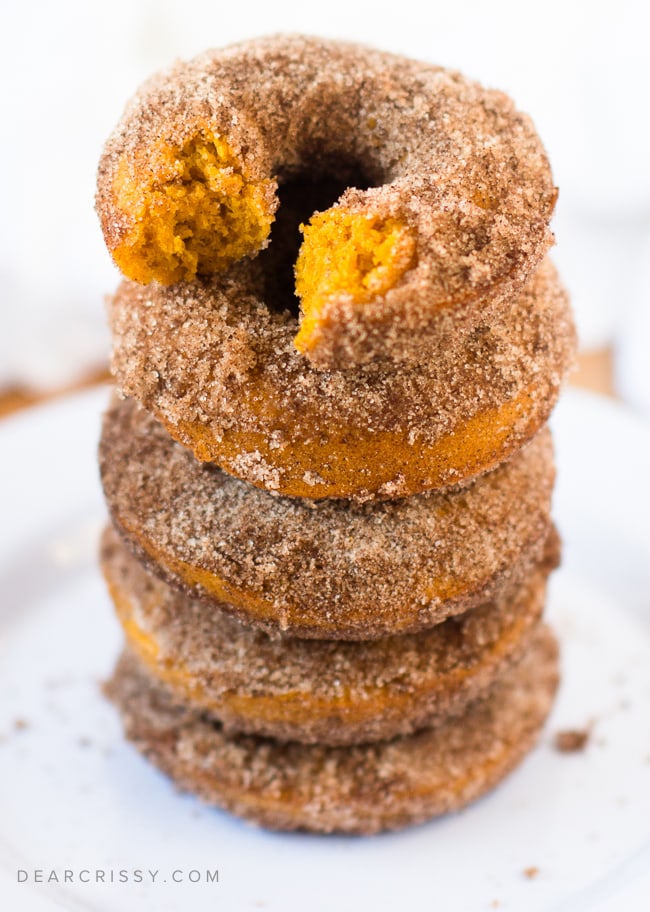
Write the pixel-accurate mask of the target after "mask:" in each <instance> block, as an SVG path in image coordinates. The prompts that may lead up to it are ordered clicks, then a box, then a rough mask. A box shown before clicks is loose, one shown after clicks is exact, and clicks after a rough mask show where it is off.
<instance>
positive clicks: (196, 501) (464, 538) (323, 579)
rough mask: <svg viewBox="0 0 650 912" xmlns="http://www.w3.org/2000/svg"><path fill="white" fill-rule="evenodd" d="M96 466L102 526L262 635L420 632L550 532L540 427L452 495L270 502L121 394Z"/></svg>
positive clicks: (465, 603) (548, 476)
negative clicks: (105, 511) (109, 521)
mask: <svg viewBox="0 0 650 912" xmlns="http://www.w3.org/2000/svg"><path fill="white" fill-rule="evenodd" d="M100 470H101V475H102V481H103V485H104V492H105V495H106V502H107V505H108V508H109V511H110V513H111V516H112V518H113V522H114V523H115V525H116V526H117V528H118V529H119V531H120V532H121V534H122V535H123V537H124V539H125V541H126V542H127V544H128V546H129V548H130V549H131V550H132V551H133V552H134V553H136V554H137V555H138V556H139V557H140V558H141V559H142V560H144V561H145V562H146V563H147V565H148V566H149V568H150V569H151V570H152V571H153V572H154V573H155V574H157V575H159V576H161V577H163V578H164V579H166V580H167V581H168V582H170V583H171V584H172V585H174V586H176V587H179V588H182V589H185V590H186V591H188V592H189V593H190V594H192V595H194V596H196V597H198V598H207V599H209V600H211V601H212V602H217V603H219V604H220V605H221V606H222V607H223V608H224V610H227V611H231V612H236V613H237V614H238V615H239V616H240V618H241V619H242V620H244V621H248V622H249V623H251V624H254V625H259V626H262V627H264V628H266V629H267V630H269V631H270V632H274V631H275V632H277V631H285V632H287V633H290V634H291V635H294V636H300V637H315V638H321V639H323V638H325V639H327V638H333V639H360V640H367V639H375V638H379V637H382V636H386V635H391V634H395V633H400V632H402V633H406V632H414V631H416V630H423V629H426V628H428V627H431V626H433V625H434V624H437V623H439V622H440V621H443V620H445V619H446V618H447V617H450V616H452V615H454V614H460V613H462V612H464V611H466V610H468V609H470V608H472V607H475V606H476V605H478V604H480V603H481V602H486V601H488V600H490V599H491V598H497V597H498V596H499V593H500V592H502V591H503V589H504V587H506V586H507V585H508V584H509V582H510V581H511V580H513V579H520V578H522V575H523V574H524V573H525V572H526V571H527V570H528V569H529V568H530V567H531V566H532V565H533V564H534V563H535V562H536V561H538V560H539V559H540V557H541V554H542V550H543V546H544V542H545V541H546V539H547V537H548V533H549V529H550V522H551V521H550V500H551V491H552V486H553V479H554V468H553V458H552V444H551V438H550V433H549V432H548V430H543V431H542V433H541V434H539V435H538V436H537V437H536V438H535V439H534V440H533V441H532V442H531V443H530V444H529V445H528V446H527V447H526V448H524V449H523V450H521V451H520V452H519V453H517V454H516V455H515V456H514V457H513V458H512V459H511V460H510V461H509V462H508V463H505V464H504V465H502V466H500V467H499V468H497V469H495V470H494V471H493V472H491V473H489V474H488V475H484V476H482V477H481V478H479V479H477V480H476V481H475V482H473V483H472V484H470V485H468V486H467V487H465V488H463V489H460V490H454V491H450V492H447V493H443V494H436V495H416V496H414V497H410V498H406V499H404V500H398V501H387V502H377V503H368V504H354V503H349V502H346V501H309V500H303V499H290V498H283V497H273V496H269V494H268V493H267V492H264V491H260V490H258V489H257V488H254V487H252V486H250V485H247V484H245V483H244V482H241V481H239V480H237V479H236V478H232V477H231V476H229V475H226V474H225V473H224V472H222V471H221V470H220V469H218V468H216V467H215V466H212V465H204V464H201V463H198V462H197V461H196V460H195V459H194V458H193V457H192V455H191V454H190V453H189V452H188V451H187V450H185V449H184V448H183V447H182V446H180V445H179V444H177V443H175V442H174V441H173V440H172V439H171V438H170V437H169V435H168V434H167V433H166V432H165V430H164V429H163V428H162V427H161V426H160V425H159V424H158V423H157V422H156V421H155V420H154V419H153V418H152V417H151V416H150V415H149V414H148V413H147V412H146V411H145V410H144V409H142V408H140V407H138V405H137V403H135V402H134V401H133V400H123V401H117V402H115V403H114V404H113V405H112V406H111V408H110V409H109V411H108V412H107V414H106V416H105V420H104V427H103V432H102V439H101V443H100Z"/></svg>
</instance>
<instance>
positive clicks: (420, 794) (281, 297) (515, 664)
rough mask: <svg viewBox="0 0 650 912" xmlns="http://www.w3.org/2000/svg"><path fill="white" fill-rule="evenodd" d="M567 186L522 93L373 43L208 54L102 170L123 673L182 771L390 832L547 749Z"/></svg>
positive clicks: (147, 92)
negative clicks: (558, 182) (113, 288)
mask: <svg viewBox="0 0 650 912" xmlns="http://www.w3.org/2000/svg"><path fill="white" fill-rule="evenodd" d="M556 195H557V194H556V190H555V188H554V186H553V181H552V177H551V172H550V168H549V165H548V161H547V158H546V156H545V153H544V150H543V148H542V146H541V143H540V141H539V139H538V137H537V135H536V133H535V131H534V128H533V127H532V125H531V122H530V120H529V119H528V118H527V117H526V116H525V115H523V114H521V113H519V112H518V111H517V110H516V109H515V107H514V105H513V104H512V102H511V101H510V100H509V99H508V98H507V97H506V96H505V95H503V94H502V93H500V92H496V91H492V90H486V89H484V88H482V87H481V86H480V85H478V84H476V83H474V82H471V81H469V80H467V79H465V78H464V77H463V76H461V75H460V74H459V73H456V72H452V71H449V70H445V69H442V68H440V67H436V66H432V65H429V64H423V63H418V62H415V61H411V60H408V59H404V58H401V57H397V56H394V55H391V54H386V53H381V52H378V51H374V50H370V49H368V48H365V47H360V46H358V45H352V44H347V43H342V42H336V41H326V40H317V39H313V38H305V37H302V36H276V37H272V38H265V39H260V40H255V41H251V42H247V43H244V44H239V45H236V46H232V47H229V48H226V49H224V50H217V51H210V52H208V53H206V54H203V55H202V56H200V57H197V58H195V59H194V60H192V61H190V62H189V63H179V64H176V65H175V66H174V67H173V68H172V69H170V70H168V71H167V72H165V73H163V74H161V75H158V76H156V77H154V78H153V79H152V80H150V81H149V82H148V83H146V84H145V85H144V86H143V87H142V88H141V89H140V91H139V92H138V93H137V94H136V95H135V96H134V98H133V100H132V101H131V102H130V104H129V105H128V107H127V109H126V112H125V114H124V116H123V119H122V121H121V122H120V124H119V125H118V127H117V129H116V130H115V132H114V133H113V135H112V136H111V137H110V139H109V140H108V142H107V145H106V147H105V150H104V153H103V156H102V159H101V163H100V168H99V180H98V194H97V208H98V213H99V216H100V220H101V223H102V228H103V232H104V237H105V240H106V244H107V246H108V248H109V250H110V252H111V254H112V256H113V258H114V260H115V262H116V264H117V265H118V267H119V268H120V269H121V271H122V273H123V274H124V276H125V279H124V281H123V282H122V284H121V286H120V287H119V288H118V290H117V292H116V294H115V295H114V297H113V299H112V301H111V303H110V305H109V313H110V322H111V329H112V333H113V359H112V364H113V371H114V375H115V378H116V383H117V390H118V391H117V393H116V395H115V396H114V398H113V401H112V403H111V405H110V407H109V409H108V412H107V414H106V416H105V420H104V427H103V433H102V439H101V444H100V466H101V475H102V481H103V485H104V491H105V496H106V501H107V504H108V508H109V511H110V515H111V520H112V523H111V526H110V528H108V529H107V530H106V532H105V534H104V537H103V541H102V548H101V562H102V568H103V572H104V575H105V578H106V581H107V584H108V588H109V591H110V594H111V597H112V600H113V602H114V604H115V608H116V611H117V615H118V617H119V619H120V621H121V623H122V626H123V628H124V632H125V635H126V637H125V638H126V645H125V649H124V652H123V654H122V656H121V658H120V659H119V661H118V664H117V667H116V669H115V671H114V673H113V676H112V678H111V680H110V681H109V682H108V683H107V685H106V691H107V693H108V695H109V696H110V698H111V699H112V700H113V701H114V703H115V704H116V706H117V707H118V709H119V712H120V714H121V717H122V721H123V725H124V729H125V732H126V735H127V737H128V738H129V739H130V740H132V741H133V742H134V743H135V745H136V746H137V747H138V748H139V749H140V750H141V751H142V752H143V753H144V754H145V755H146V756H147V757H148V758H149V759H150V760H151V761H152V762H153V763H154V764H155V765H156V766H158V767H159V768H160V769H162V770H163V771H165V772H166V773H167V774H168V775H169V776H170V777H171V778H172V779H173V780H174V782H175V783H177V785H178V786H180V787H181V788H183V789H186V790H188V791H190V792H193V793H195V794H197V795H199V796H201V797H202V798H203V799H205V800H207V801H208V802H210V803H213V804H215V805H217V806H219V807H222V808H225V809H227V810H229V811H231V812H233V813H235V814H238V815H241V816H242V817H245V818H248V819H249V820H252V821H255V822H257V823H260V824H262V825H264V826H267V827H271V828H275V829H306V830H313V831H319V832H332V831H338V832H348V833H375V832H378V831H381V830H386V829H396V828H399V827H402V826H405V825H407V824H411V823H416V822H420V821H423V820H425V819H427V818H430V817H432V816H435V815H438V814H442V813H445V812H448V811H452V810H455V809H458V808H461V807H463V806H464V805H466V804H467V803H469V802H470V801H472V800H474V799H476V798H478V797H479V796H480V795H482V794H484V793H485V792H486V791H488V790H489V789H490V788H492V787H493V786H494V785H495V784H496V783H497V782H498V781H499V780H501V779H502V778H503V777H504V776H505V775H506V774H507V773H508V772H509V771H510V770H511V769H513V768H514V767H515V766H516V765H517V764H518V763H519V761H520V760H522V758H523V757H524V756H525V755H526V753H527V752H528V751H529V750H530V749H531V748H532V746H533V745H534V743H535V741H536V739H537V737H538V735H539V733H540V730H541V728H542V726H543V723H544V721H545V719H546V716H547V714H548V712H549V710H550V707H551V704H552V701H553V696H554V693H555V690H556V686H557V680H558V671H557V646H556V642H555V639H554V637H553V635H552V633H551V632H550V631H549V629H548V628H547V627H546V626H545V625H544V623H543V621H542V620H541V618H542V613H543V608H544V603H545V591H546V582H547V578H548V575H549V573H550V572H551V570H552V569H553V568H554V567H555V566H556V565H557V563H558V561H559V550H560V545H559V539H558V536H557V533H556V532H555V529H554V527H553V523H552V520H551V512H550V511H551V494H552V489H553V482H554V466H553V452H552V442H551V437H550V432H549V430H548V429H547V428H546V421H547V419H548V417H549V414H550V412H551V410H552V408H553V405H554V404H555V401H556V399H557V396H558V393H559V390H560V386H561V383H562V380H563V377H564V376H565V374H566V372H567V370H568V368H569V367H570V365H571V363H572V359H573V354H574V348H575V334H574V329H573V324H572V320H571V314H570V310H569V305H568V301H567V297H566V294H565V292H564V290H563V288H562V286H561V284H560V282H559V279H558V277H557V274H556V272H555V270H554V268H553V266H552V265H551V264H550V262H549V261H548V260H547V259H546V253H547V251H548V249H549V247H550V246H551V243H552V235H551V233H550V231H549V227H548V226H549V220H550V217H551V214H552V211H553V208H554V205H555V199H556Z"/></svg>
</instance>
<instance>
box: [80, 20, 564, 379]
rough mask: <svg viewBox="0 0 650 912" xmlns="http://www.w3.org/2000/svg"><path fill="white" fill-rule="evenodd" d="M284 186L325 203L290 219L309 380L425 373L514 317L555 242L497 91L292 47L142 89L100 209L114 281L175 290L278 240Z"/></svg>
mask: <svg viewBox="0 0 650 912" xmlns="http://www.w3.org/2000/svg"><path fill="white" fill-rule="evenodd" d="M296 182H297V183H298V184H301V183H305V182H308V183H311V184H312V185H314V188H313V189H314V192H313V194H312V195H313V196H316V197H317V198H318V203H317V205H316V206H314V207H313V208H311V209H307V210H306V211H304V212H302V213H301V215H300V221H298V222H297V223H294V225H293V230H294V231H295V232H297V231H298V230H299V229H301V230H302V243H300V237H298V243H297V244H296V250H295V256H294V262H295V292H296V293H297V294H298V296H299V298H300V311H301V323H300V327H299V328H298V327H296V326H294V330H295V332H294V335H295V345H296V347H297V349H298V350H299V351H300V352H301V353H302V354H303V355H305V356H306V357H307V358H308V359H309V360H310V361H311V362H312V363H313V364H314V365H315V366H317V367H319V368H321V369H327V370H331V369H333V368H346V367H350V366H351V365H358V364H365V363H370V362H373V361H377V360H379V361H382V360H386V359H388V360H390V361H398V362H409V361H410V362H419V361H422V360H428V358H429V356H430V353H431V351H432V348H433V349H434V350H437V349H438V348H440V346H441V344H443V343H445V344H446V343H448V342H449V341H451V340H452V339H457V338H458V336H459V334H463V333H466V332H469V331H471V330H472V329H473V328H474V327H475V326H477V325H478V324H479V323H481V322H484V321H485V320H486V319H491V318H492V317H493V316H494V315H495V314H497V313H498V312H502V311H504V310H507V309H508V307H509V305H510V300H511V299H512V297H513V295H515V294H516V293H517V292H518V291H519V290H520V289H521V288H522V286H523V285H524V283H525V281H526V280H527V278H528V277H529V276H530V274H531V273H532V271H533V270H534V269H535V267H536V266H537V265H538V264H539V263H540V262H541V260H542V258H543V256H544V254H545V252H546V250H547V249H548V248H549V246H550V244H551V243H552V235H551V233H550V231H549V228H548V223H549V220H550V217H551V214H552V211H553V208H554V205H555V201H556V197H557V191H556V188H555V187H554V185H553V179H552V176H551V171H550V167H549V164H548V160H547V157H546V154H545V152H544V149H543V147H542V145H541V142H540V140H539V138H538V136H537V134H536V132H535V130H534V128H533V125H532V123H531V121H530V120H529V118H528V117H527V116H525V115H523V114H522V113H520V112H519V111H517V110H516V108H515V107H514V105H513V103H512V101H511V100H510V99H509V98H508V97H507V96H505V95H504V94H503V93H501V92H497V91H494V90H489V89H485V88H483V87H482V86H480V85H479V84H478V83H476V82H472V81H470V80H468V79H466V78H464V77H463V76H462V75H460V74H459V73H457V72H454V71H450V70H445V69H443V68H441V67H439V66H433V65H431V64H427V63H420V62H417V61H413V60H409V59H407V58H404V57H400V56H397V55H393V54H388V53H382V52H380V51H376V50H371V49H369V48H366V47H362V46H359V45H356V44H348V43H345V42H340V41H331V40H324V39H316V38H308V37H303V36H299V35H289V36H283V35H280V36H274V37H268V38H261V39H258V40H254V41H249V42H245V43H242V44H238V45H234V46H231V47H227V48H225V49H220V50H211V51H208V52H206V53H204V54H202V55H200V56H198V57H196V58H194V59H193V60H190V61H189V62H185V63H177V64H175V65H174V66H172V67H171V68H170V69H169V70H167V71H166V72H164V73H161V74H159V75H157V76H154V77H153V78H152V79H150V80H149V81H148V82H147V83H145V84H144V86H142V88H141V89H140V90H139V91H138V92H137V93H136V95H135V96H134V98H133V99H132V100H131V102H130V103H129V104H128V105H127V108H126V111H125V113H124V115H123V117H122V119H121V121H120V123H119V124H118V126H117V127H116V129H115V131H114V132H113V134H112V135H111V137H110V138H109V140H108V141H107V144H106V146H105V149H104V152H103V154H102V157H101V161H100V165H99V173H98V184H97V196H96V207H97V211H98V214H99V218H100V222H101V226H102V230H103V234H104V238H105V241H106V244H107V247H108V249H109V251H110V252H111V254H112V256H113V258H114V260H115V262H116V264H117V265H118V267H119V268H120V269H121V270H122V272H123V273H124V275H126V276H127V277H128V278H130V279H132V280H134V281H136V282H140V283H143V284H148V283H151V282H154V281H155V282H159V283H161V284H165V285H167V284H172V285H173V284H175V283H177V282H191V281H193V280H194V279H195V278H196V277H197V276H209V275H212V274H214V273H223V272H227V270H228V269H229V268H230V267H231V266H232V265H233V264H234V263H236V262H238V261H240V260H242V259H243V258H249V259H250V258H252V257H255V256H256V255H257V254H259V252H260V251H261V250H263V249H264V248H266V247H268V246H269V242H270V243H271V246H272V245H273V243H275V242H276V241H277V238H276V237H272V236H271V228H272V226H273V224H274V219H275V217H276V213H277V212H278V209H279V208H281V207H282V191H283V189H286V188H289V191H288V192H291V188H292V187H294V186H295V184H296ZM288 281H289V283H290V284H291V286H292V289H291V291H292V292H293V291H294V287H293V286H294V280H293V276H292V275H291V274H290V275H289V276H288Z"/></svg>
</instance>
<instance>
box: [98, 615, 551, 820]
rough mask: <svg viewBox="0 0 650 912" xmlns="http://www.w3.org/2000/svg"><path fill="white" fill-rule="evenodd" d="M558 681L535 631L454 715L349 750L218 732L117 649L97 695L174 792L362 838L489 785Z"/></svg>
mask: <svg viewBox="0 0 650 912" xmlns="http://www.w3.org/2000/svg"><path fill="white" fill-rule="evenodd" d="M557 681H558V669H557V645H556V642H555V639H554V637H553V635H552V634H551V633H550V631H548V629H545V628H543V629H542V630H540V632H539V635H538V637H537V638H536V640H535V642H534V643H533V645H532V647H531V649H530V650H529V652H528V654H527V655H526V657H525V658H524V660H523V661H522V662H521V664H520V665H519V666H518V667H516V668H515V669H514V671H513V670H511V671H510V672H508V674H507V675H505V676H504V678H503V679H502V681H500V682H499V683H498V684H497V685H496V687H495V689H494V690H493V691H492V693H491V694H490V696H489V697H488V698H486V699H485V700H480V701H477V702H475V703H473V704H471V705H470V706H469V707H468V708H467V709H466V710H465V712H464V714H463V715H461V716H459V717H458V718H453V719H449V720H448V721H446V722H442V723H441V724H440V725H438V726H436V727H435V728H429V729H424V730H423V731H420V732H418V733H416V734H413V735H406V736H404V737H401V738H394V739H393V740H391V741H379V742H376V743H374V744H362V745H355V746H352V747H325V746H322V745H317V744H311V745H308V744H299V743H295V742H294V743H292V742H288V743H282V742H279V741H274V740H271V739H266V738H259V737H255V736H253V735H228V734H226V733H225V732H224V731H223V728H222V727H221V725H220V724H219V723H218V722H217V721H216V720H214V719H212V718H210V716H208V715H206V713H204V712H202V711H197V710H195V709H191V708H189V707H187V706H185V705H184V704H181V703H178V702H177V701H176V700H175V699H174V697H173V696H171V694H170V693H169V691H168V690H167V689H166V688H164V687H162V686H161V685H160V684H159V683H156V682H155V681H154V680H152V679H151V677H150V676H149V675H148V674H147V672H146V671H145V669H144V668H143V667H142V666H141V665H140V664H139V663H138V661H137V660H136V659H135V658H134V657H133V656H132V655H129V654H128V653H125V654H124V656H123V657H122V659H121V660H120V662H119V664H118V666H117V669H116V670H115V673H114V675H113V677H112V679H111V681H110V682H109V683H108V685H107V686H106V692H107V694H108V696H109V697H110V698H111V699H112V700H113V702H114V703H115V705H116V706H117V708H118V710H119V712H120V714H121V717H122V723H123V726H124V730H125V733H126V736H127V738H129V740H131V741H132V742H133V743H134V744H135V746H136V747H137V748H138V750H139V751H141V752H142V753H143V754H144V755H145V756H146V757H147V758H148V759H149V760H151V762H152V763H154V764H155V765H156V766H157V767H159V768H160V769H161V770H163V772H165V773H167V774H168V775H169V776H170V777H171V779H172V780H173V781H174V782H175V783H176V785H178V786H179V787H180V788H182V789H185V790H187V791H189V792H193V793H194V794H196V795H198V796H199V797H200V798H202V799H204V800H205V801H207V802H209V803H210V804H215V805H217V806H218V807H221V808H225V809H226V810H228V811H231V812H232V813H234V814H238V815H239V816H241V817H245V818H247V819H249V820H252V821H254V822H255V823H258V824H261V825H262V826H265V827H269V828H270V829H276V830H297V829H302V830H312V831H315V832H323V833H330V832H341V833H359V834H371V833H378V832H380V831H381V830H395V829H399V828H401V827H405V826H407V825H409V824H413V823H421V822H422V821H424V820H427V819H428V818H430V817H435V816H437V815H440V814H445V813H448V812H449V811H455V810H458V809H460V808H462V807H464V806H465V805H467V804H469V803H470V802H471V801H474V800H475V799H477V798H479V797H480V796H481V795H483V794H484V793H485V792H487V791H489V790H490V789H491V788H493V787H494V786H495V785H496V784H497V783H498V782H499V781H500V780H501V779H502V778H503V777H504V776H505V775H507V773H509V772H510V771H511V770H512V769H513V768H514V767H515V766H517V764H518V763H519V762H520V761H521V760H522V759H523V758H524V756H525V755H526V754H527V753H528V752H529V751H530V750H531V748H532V747H533V745H534V744H535V742H536V740H537V738H538V736H539V733H540V730H541V728H542V725H543V724H544V721H545V719H546V717H547V715H548V713H549V711H550V708H551V705H552V702H553V696H554V694H555V690H556V687H557Z"/></svg>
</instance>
